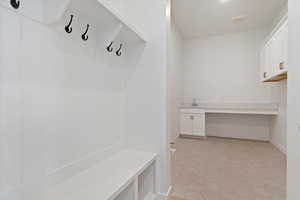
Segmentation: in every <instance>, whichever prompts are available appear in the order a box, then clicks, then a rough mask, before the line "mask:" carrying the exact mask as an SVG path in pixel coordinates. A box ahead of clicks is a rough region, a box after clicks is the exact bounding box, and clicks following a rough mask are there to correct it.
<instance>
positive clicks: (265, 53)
mask: <svg viewBox="0 0 300 200" xmlns="http://www.w3.org/2000/svg"><path fill="white" fill-rule="evenodd" d="M287 72H288V20H287V19H283V20H282V21H281V22H280V23H279V24H278V26H277V27H276V28H275V29H274V31H273V32H272V34H271V36H270V39H269V40H267V42H266V43H265V44H264V46H263V48H262V50H261V80H262V81H264V82H272V81H279V80H282V79H285V78H287Z"/></svg>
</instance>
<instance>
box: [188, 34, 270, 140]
mask: <svg viewBox="0 0 300 200" xmlns="http://www.w3.org/2000/svg"><path fill="white" fill-rule="evenodd" d="M267 33H268V32H267V30H265V29H263V30H254V31H249V32H242V33H234V34H226V35H219V36H210V37H203V38H194V39H190V40H187V41H185V43H184V102H185V103H191V102H192V99H193V98H196V99H197V101H198V102H200V103H205V104H226V103H231V104H232V103H237V104H247V103H248V104H249V103H250V104H256V103H270V97H271V90H270V88H269V85H268V84H264V83H261V81H260V76H259V73H260V57H259V52H260V48H261V45H262V42H263V41H264V39H265V37H266V34H267ZM206 123H207V128H206V134H207V135H209V136H219V137H233V138H244V139H254V140H269V134H270V118H269V117H263V116H247V115H217V114H209V115H207V121H206Z"/></svg>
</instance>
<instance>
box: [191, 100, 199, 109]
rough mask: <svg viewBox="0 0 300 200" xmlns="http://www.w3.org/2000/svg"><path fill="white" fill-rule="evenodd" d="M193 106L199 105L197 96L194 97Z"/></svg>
mask: <svg viewBox="0 0 300 200" xmlns="http://www.w3.org/2000/svg"><path fill="white" fill-rule="evenodd" d="M192 106H195V107H196V106H198V104H197V101H196V98H194V99H193V103H192Z"/></svg>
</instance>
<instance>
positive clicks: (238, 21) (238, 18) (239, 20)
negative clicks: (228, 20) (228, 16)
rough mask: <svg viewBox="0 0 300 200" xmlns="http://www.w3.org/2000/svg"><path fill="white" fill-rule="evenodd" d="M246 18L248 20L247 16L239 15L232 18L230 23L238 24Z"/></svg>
mask: <svg viewBox="0 0 300 200" xmlns="http://www.w3.org/2000/svg"><path fill="white" fill-rule="evenodd" d="M247 18H248V16H247V15H239V16H236V17H232V23H234V24H238V23H241V22H243V21H245V20H246V19H247Z"/></svg>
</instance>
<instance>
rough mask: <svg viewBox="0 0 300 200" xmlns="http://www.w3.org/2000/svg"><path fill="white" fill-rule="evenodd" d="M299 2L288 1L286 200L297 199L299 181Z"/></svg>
mask: <svg viewBox="0 0 300 200" xmlns="http://www.w3.org/2000/svg"><path fill="white" fill-rule="evenodd" d="M299 9H300V1H298V0H289V78H288V134H287V137H288V138H287V140H288V146H287V147H288V148H287V158H288V184H287V192H288V193H287V199H288V200H297V199H299V180H300V173H299V169H300V150H299V147H300V127H299V126H300V120H299V116H300V104H299V102H300V94H299V91H300V83H299V80H300V79H299V76H300V67H299V65H300V57H299V52H300V38H299V35H300V21H299V18H300V13H299Z"/></svg>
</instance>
